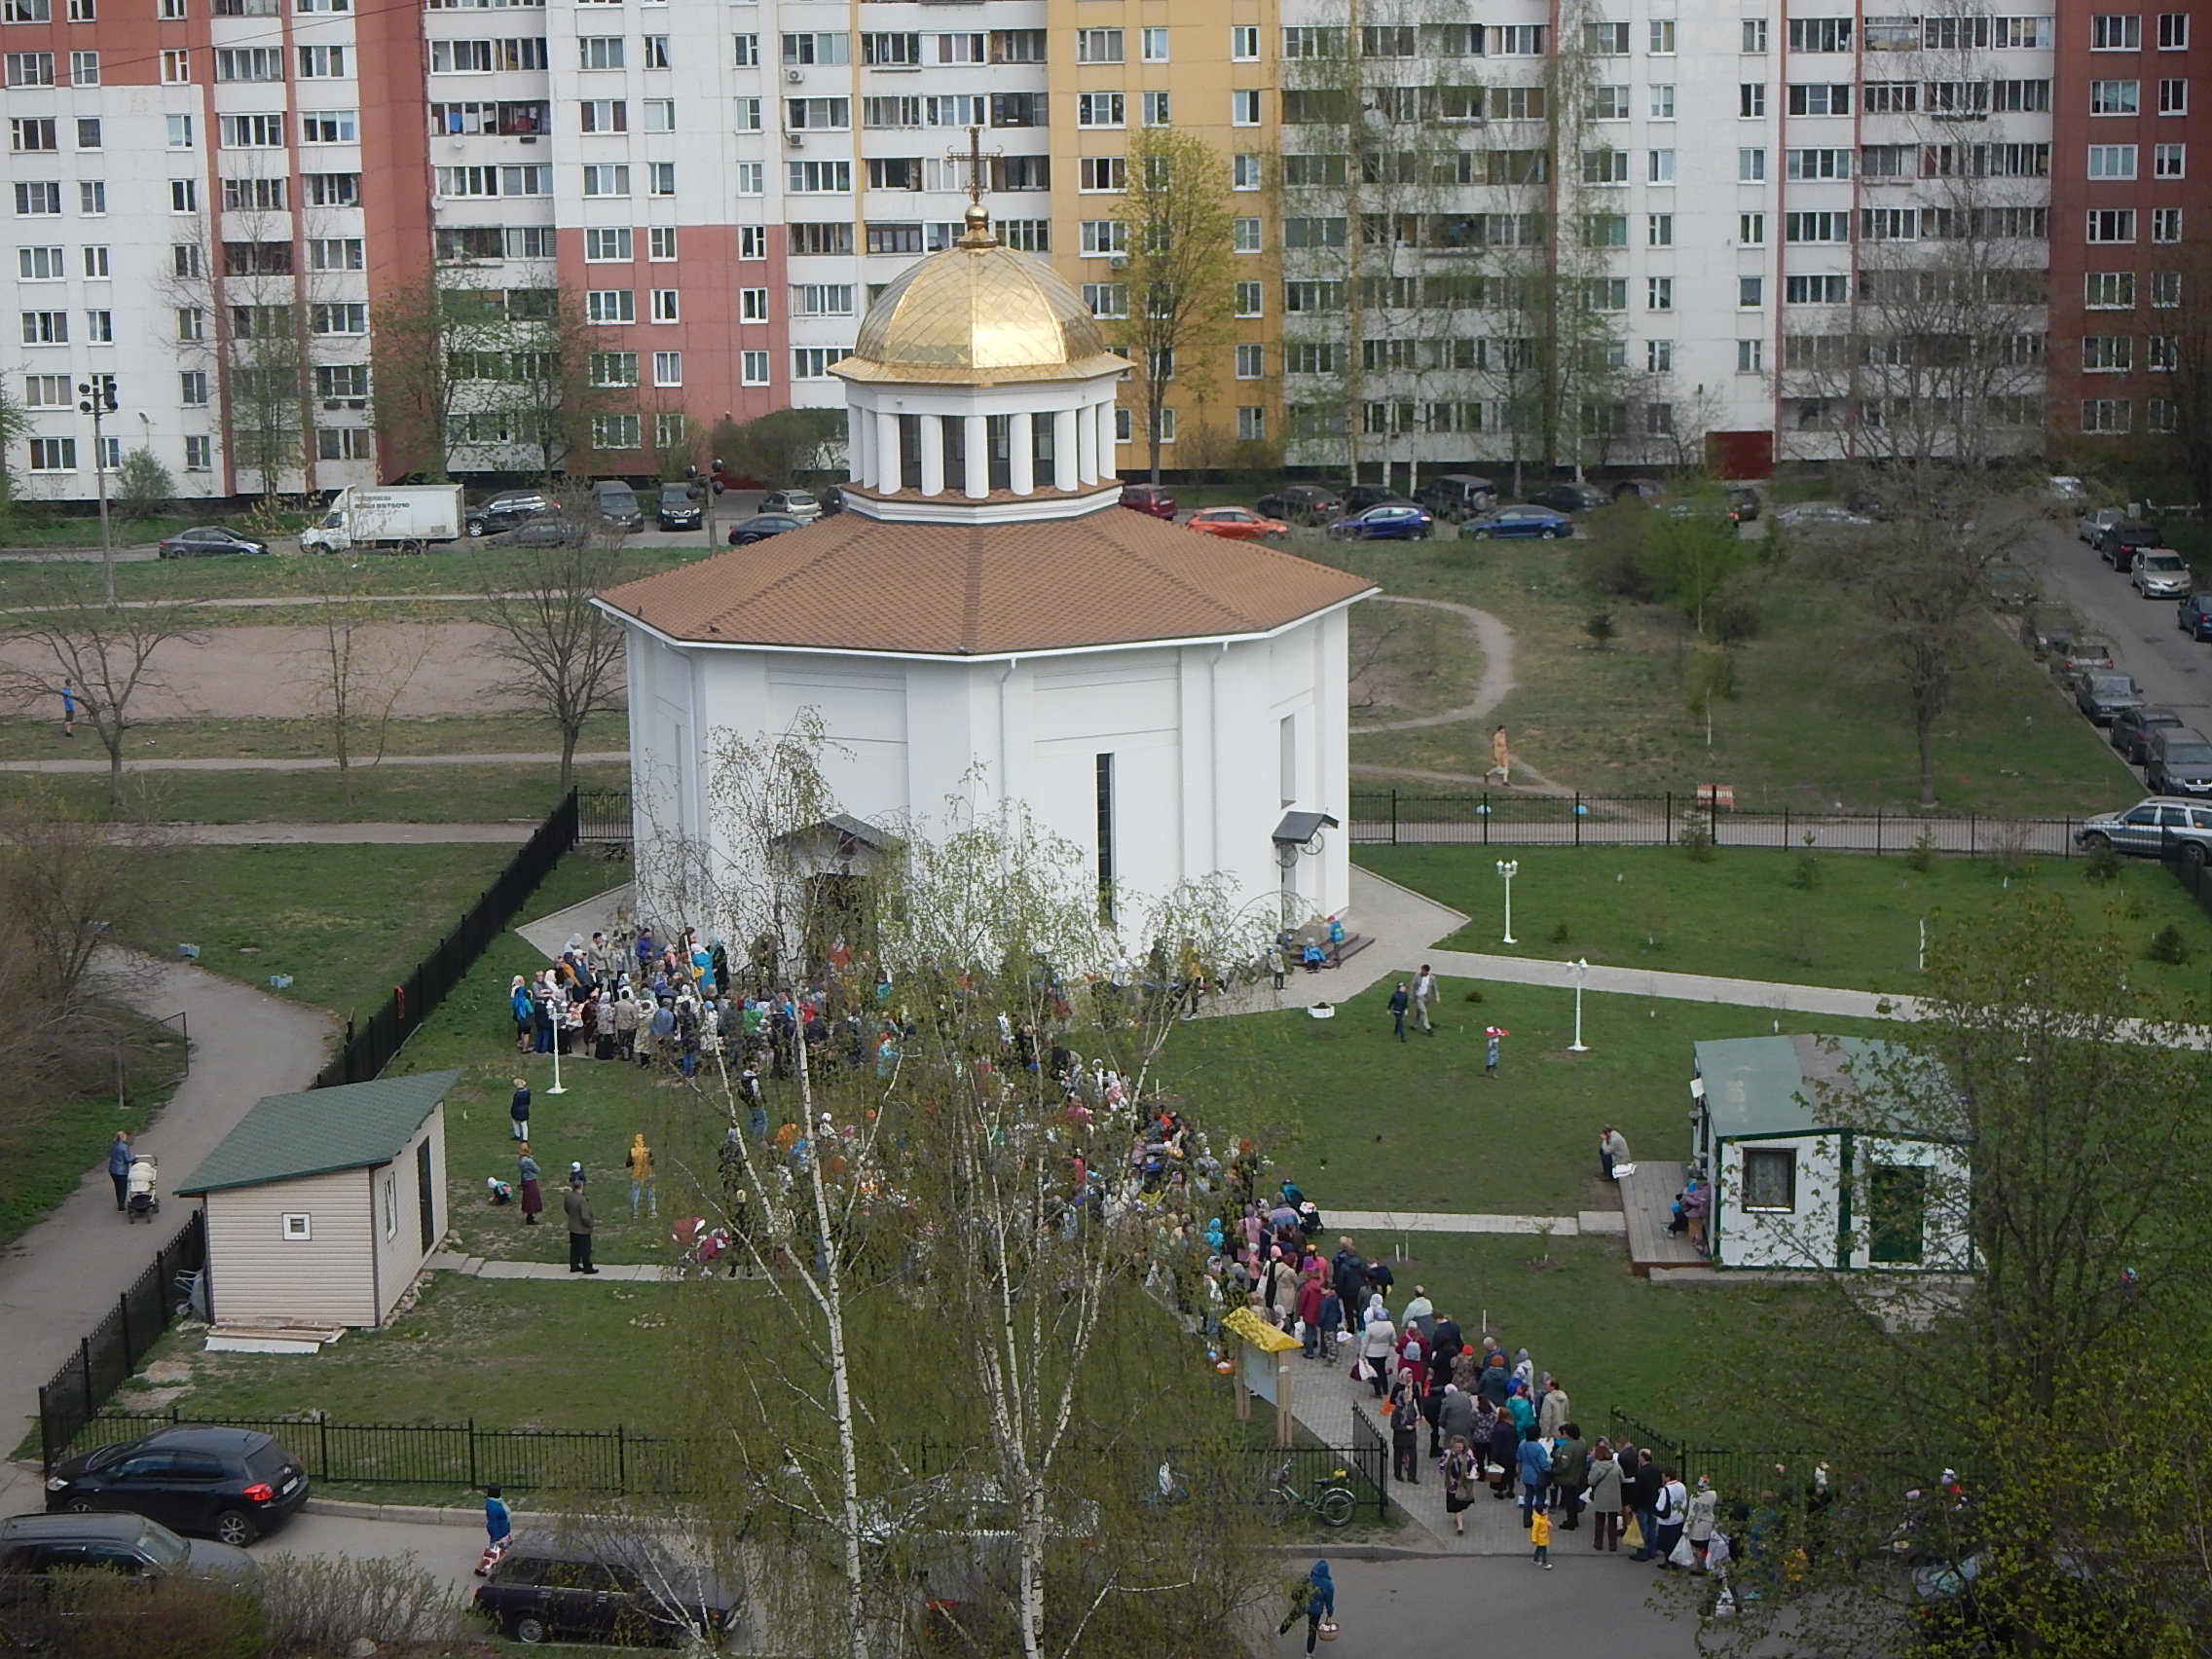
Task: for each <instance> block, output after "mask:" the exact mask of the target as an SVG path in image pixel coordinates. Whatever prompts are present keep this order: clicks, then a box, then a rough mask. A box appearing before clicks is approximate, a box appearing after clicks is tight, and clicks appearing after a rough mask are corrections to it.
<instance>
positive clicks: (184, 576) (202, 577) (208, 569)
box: [0, 519, 707, 617]
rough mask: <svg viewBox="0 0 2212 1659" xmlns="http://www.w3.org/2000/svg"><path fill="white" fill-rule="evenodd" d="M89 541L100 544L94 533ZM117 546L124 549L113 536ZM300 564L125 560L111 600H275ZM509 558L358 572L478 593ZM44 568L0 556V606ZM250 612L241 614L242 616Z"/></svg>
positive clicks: (456, 555) (499, 553)
mask: <svg viewBox="0 0 2212 1659" xmlns="http://www.w3.org/2000/svg"><path fill="white" fill-rule="evenodd" d="M70 522H72V523H74V522H75V521H70ZM164 522H165V523H166V521H164ZM180 522H190V523H195V524H198V523H204V522H205V521H204V520H199V519H195V520H190V521H180ZM171 528H176V526H175V525H168V526H167V527H166V528H164V529H161V530H159V531H156V532H155V533H154V534H152V535H146V536H144V537H142V538H140V539H144V540H148V541H152V540H158V539H160V537H161V536H163V535H167V534H169V529H171ZM25 544H26V545H28V544H29V543H25ZM98 544H99V537H98V535H97V533H96V531H95V533H94V535H93V537H92V545H93V546H97V545H98ZM117 544H118V545H119V546H120V545H122V544H123V538H122V537H121V535H118V537H117ZM276 544H277V545H279V546H282V545H286V543H285V542H284V540H283V538H282V537H278V538H276ZM706 551H707V549H706V547H705V546H704V544H702V545H701V546H698V547H687V548H686V547H636V548H632V549H631V556H632V558H634V559H635V560H636V561H637V563H638V568H639V570H640V571H641V572H643V573H647V574H649V573H650V572H652V571H662V570H667V569H669V568H671V567H672V566H676V565H682V564H686V563H688V562H689V561H691V560H694V559H698V558H703V557H704V556H705V554H706ZM300 560H301V556H300V555H297V554H289V553H286V554H278V555H276V556H257V555H250V554H246V555H239V556H235V557H229V558H219V559H172V560H144V559H141V560H132V561H130V562H129V563H128V564H121V565H118V566H116V567H115V592H116V597H117V598H118V599H123V600H132V599H168V598H182V599H274V598H281V597H283V596H286V595H292V594H301V593H305V592H307V591H309V590H308V587H307V583H306V582H305V581H304V580H303V577H302V573H301V572H302V566H301V562H300ZM514 561H515V555H514V553H513V552H512V550H510V549H506V548H499V547H479V546H476V545H474V544H473V543H467V542H458V541H457V542H455V543H453V544H452V545H451V546H448V547H442V548H436V549H433V550H432V551H430V552H428V553H423V554H417V555H413V556H402V555H400V554H387V553H376V554H367V555H363V556H361V557H360V559H359V567H360V569H361V570H363V571H366V572H367V573H368V591H369V592H371V593H373V594H393V595H400V594H416V593H480V592H482V591H483V589H484V586H485V584H486V583H487V582H488V581H489V580H491V579H492V578H494V577H496V576H498V575H501V574H503V573H504V572H506V571H511V570H512V569H513V568H514ZM45 569H46V567H45V566H44V565H43V564H42V563H41V562H39V561H35V560H28V559H25V560H5V559H0V607H7V606H21V605H28V604H31V603H33V602H34V601H35V600H36V599H37V597H38V595H39V593H40V591H41V590H42V589H43V588H44V587H45V585H46V578H45V577H44V576H42V574H41V571H44V570H45ZM253 614H254V613H253V612H248V615H253ZM267 614H268V613H267V612H266V611H263V612H261V613H260V615H261V616H263V617H266V615H267Z"/></svg>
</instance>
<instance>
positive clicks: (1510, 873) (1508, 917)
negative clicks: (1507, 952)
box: [1497, 859, 1521, 944]
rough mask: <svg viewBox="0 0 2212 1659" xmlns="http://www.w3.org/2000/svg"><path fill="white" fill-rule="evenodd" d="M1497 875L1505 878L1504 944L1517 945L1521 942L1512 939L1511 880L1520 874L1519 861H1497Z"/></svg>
mask: <svg viewBox="0 0 2212 1659" xmlns="http://www.w3.org/2000/svg"><path fill="white" fill-rule="evenodd" d="M1497 873H1498V874H1500V875H1502V876H1504V877H1505V940H1504V942H1505V943H1507V944H1519V943H1520V942H1521V941H1520V940H1517V939H1515V938H1514V937H1513V878H1514V877H1515V876H1517V875H1519V874H1520V873H1521V861H1520V860H1518V859H1499V860H1498V861H1497Z"/></svg>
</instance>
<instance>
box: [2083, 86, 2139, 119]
mask: <svg viewBox="0 0 2212 1659" xmlns="http://www.w3.org/2000/svg"><path fill="white" fill-rule="evenodd" d="M2142 99H2143V83H2142V82H2140V81H2091V82H2090V83H2089V113H2090V114H2091V115H2139V114H2141V113H2142V107H2141V106H2142Z"/></svg>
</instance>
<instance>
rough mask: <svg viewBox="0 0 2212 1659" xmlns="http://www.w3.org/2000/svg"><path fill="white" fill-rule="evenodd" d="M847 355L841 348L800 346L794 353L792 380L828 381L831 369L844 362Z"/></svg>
mask: <svg viewBox="0 0 2212 1659" xmlns="http://www.w3.org/2000/svg"><path fill="white" fill-rule="evenodd" d="M846 355H847V353H846V351H845V350H844V348H842V347H839V346H800V347H798V348H796V349H795V350H793V352H792V379H793V380H802V381H818V380H828V379H829V378H830V367H831V366H832V365H833V364H836V363H840V362H842V361H844V359H845V357H846Z"/></svg>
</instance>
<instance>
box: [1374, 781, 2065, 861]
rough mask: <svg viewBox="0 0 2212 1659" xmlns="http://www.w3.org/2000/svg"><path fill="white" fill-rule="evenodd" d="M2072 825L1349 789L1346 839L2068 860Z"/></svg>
mask: <svg viewBox="0 0 2212 1659" xmlns="http://www.w3.org/2000/svg"><path fill="white" fill-rule="evenodd" d="M2081 826H2082V821H2081V820H2080V819H2076V818H1984V817H1978V816H1970V817H1964V818H1954V817H1936V816H1933V815H1931V814H1927V813H1902V812H1880V811H1876V812H1870V813H1849V812H1800V811H1797V810H1795V809H1793V808H1789V807H1785V808H1783V809H1782V810H1781V811H1779V812H1774V811H1760V810H1739V809H1737V808H1735V807H1732V806H1730V805H1728V804H1726V803H1725V801H1724V799H1723V798H1722V797H1721V796H1720V795H1719V794H1717V793H1709V792H1704V791H1699V792H1695V793H1687V794H1674V793H1665V794H1655V795H1586V794H1561V795H1535V794H1519V793H1498V792H1484V793H1477V794H1419V793H1411V792H1409V791H1404V790H1365V791H1355V792H1354V793H1353V794H1352V796H1351V838H1352V840H1353V841H1355V842H1369V843H1380V844H1383V845H1387V846H1419V845H1426V844H1445V845H1466V846H1485V847H1487V846H1551V847H1583V846H1599V847H1656V846H1665V845H1667V844H1669V843H1670V842H1675V841H1678V840H1680V839H1681V837H1682V835H1683V833H1684V832H1685V831H1702V832H1703V833H1704V834H1705V835H1706V836H1707V837H1709V838H1710V839H1711V840H1712V842H1713V844H1714V845H1715V846H1727V847H1807V846H1811V847H1819V848H1823V849H1825V850H1828V851H1831V852H1851V853H1876V854H1884V853H1905V852H1911V851H1912V850H1914V849H1915V848H1916V847H1920V846H1926V847H1928V848H1929V849H1930V850H1931V851H1934V852H1938V853H1964V854H1966V855H1968V856H1970V857H1985V856H2013V857H2039V858H2071V857H2074V856H2075V854H2076V852H2077V851H2078V849H2077V848H2076V846H2075V844H2074V834H2075V831H2076V830H2079V829H2080V828H2081Z"/></svg>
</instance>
